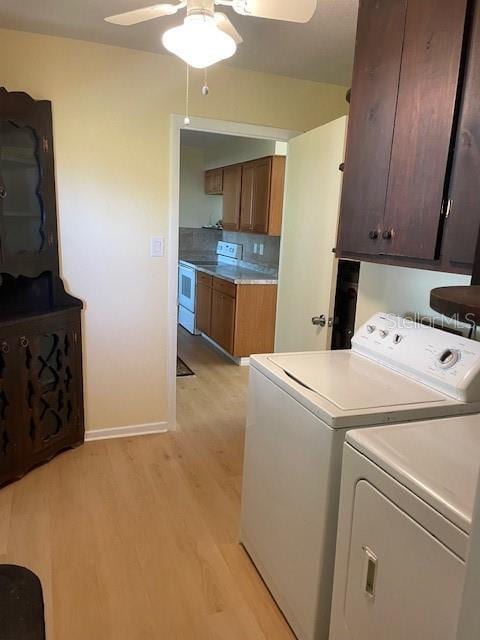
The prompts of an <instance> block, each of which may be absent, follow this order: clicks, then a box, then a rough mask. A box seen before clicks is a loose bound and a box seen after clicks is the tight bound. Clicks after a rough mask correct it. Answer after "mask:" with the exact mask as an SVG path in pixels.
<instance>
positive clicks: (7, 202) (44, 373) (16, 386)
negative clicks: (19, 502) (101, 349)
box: [0, 88, 84, 485]
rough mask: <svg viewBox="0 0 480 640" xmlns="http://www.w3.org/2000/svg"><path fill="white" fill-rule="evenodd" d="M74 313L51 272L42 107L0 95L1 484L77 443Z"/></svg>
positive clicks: (79, 404) (48, 148)
mask: <svg viewBox="0 0 480 640" xmlns="http://www.w3.org/2000/svg"><path fill="white" fill-rule="evenodd" d="M81 310H82V302H81V301H80V300H78V299H77V298H74V297H73V296H71V295H70V294H68V293H67V292H66V291H65V288H64V285H63V282H62V280H61V278H60V272H59V258H58V233H57V212H56V194H55V164H54V155H53V132H52V111H51V103H50V102H49V101H47V100H34V99H33V98H31V97H30V96H28V95H27V94H26V93H20V92H8V91H7V90H6V89H5V88H0V485H3V484H5V483H7V482H10V481H12V480H14V479H16V478H19V477H21V476H22V475H24V474H25V473H26V472H27V471H28V470H29V469H32V468H33V467H35V466H36V465H38V464H40V463H42V462H45V461H47V460H49V459H50V458H52V457H53V456H54V455H55V454H57V453H58V452H59V451H61V450H63V449H66V448H68V447H72V446H76V445H79V444H81V443H82V442H83V440H84V416H83V383H82V342H81V324H80V322H81Z"/></svg>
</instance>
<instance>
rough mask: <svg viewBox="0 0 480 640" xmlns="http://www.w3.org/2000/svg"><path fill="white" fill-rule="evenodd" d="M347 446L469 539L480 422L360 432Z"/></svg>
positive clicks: (479, 464) (473, 418)
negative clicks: (355, 450) (425, 503)
mask: <svg viewBox="0 0 480 640" xmlns="http://www.w3.org/2000/svg"><path fill="white" fill-rule="evenodd" d="M347 442H348V443H349V444H350V445H351V446H352V447H354V448H355V449H357V450H358V451H360V452H361V453H362V454H363V455H364V456H366V457H367V458H368V459H369V460H372V462H374V463H375V464H376V465H378V466H379V467H381V468H382V469H383V470H384V471H386V472H387V473H388V474H389V475H390V476H392V477H393V478H395V480H397V481H398V482H400V483H401V484H403V485H404V486H406V487H408V488H409V489H410V490H411V491H412V492H413V493H414V494H415V495H417V496H419V497H420V498H422V499H423V500H424V501H425V502H427V504H429V505H430V506H432V507H433V508H434V509H436V510H437V511H439V512H440V513H441V514H442V515H443V516H445V517H446V518H448V520H450V522H453V523H454V524H456V525H457V526H458V527H460V528H461V529H462V530H463V531H465V532H466V533H470V529H471V522H472V514H473V504H474V500H475V490H476V486H477V479H478V473H479V470H480V416H479V415H476V414H474V415H469V416H459V417H455V418H444V419H440V420H428V421H424V422H413V423H408V424H396V425H388V426H384V427H372V428H370V429H356V430H354V431H349V432H348V433H347Z"/></svg>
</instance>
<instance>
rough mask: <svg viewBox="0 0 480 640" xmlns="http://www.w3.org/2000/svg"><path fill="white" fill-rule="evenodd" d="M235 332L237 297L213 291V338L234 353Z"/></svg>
mask: <svg viewBox="0 0 480 640" xmlns="http://www.w3.org/2000/svg"><path fill="white" fill-rule="evenodd" d="M234 333H235V298H232V297H231V296H227V295H225V294H224V293H220V292H219V291H212V332H211V337H212V339H213V340H215V342H217V343H218V344H219V345H220V346H221V347H223V348H224V349H225V351H228V352H229V353H232V352H233V337H234Z"/></svg>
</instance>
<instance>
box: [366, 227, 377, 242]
mask: <svg viewBox="0 0 480 640" xmlns="http://www.w3.org/2000/svg"><path fill="white" fill-rule="evenodd" d="M368 237H369V238H370V240H376V239H377V238H378V231H377V229H372V230H371V231H370V232H369V234H368Z"/></svg>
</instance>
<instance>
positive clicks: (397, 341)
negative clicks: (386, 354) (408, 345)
mask: <svg viewBox="0 0 480 640" xmlns="http://www.w3.org/2000/svg"><path fill="white" fill-rule="evenodd" d="M402 340H403V336H402V335H401V334H400V333H396V334H395V335H394V336H393V343H394V344H400V342H401V341H402Z"/></svg>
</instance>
